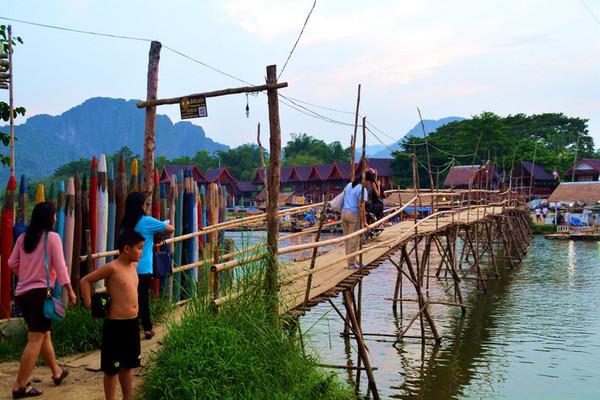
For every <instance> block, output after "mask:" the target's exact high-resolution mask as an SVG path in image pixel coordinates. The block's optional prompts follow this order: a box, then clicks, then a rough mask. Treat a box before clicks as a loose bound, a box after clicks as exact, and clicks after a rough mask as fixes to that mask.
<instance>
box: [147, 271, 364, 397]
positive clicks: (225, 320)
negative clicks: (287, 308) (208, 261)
mask: <svg viewBox="0 0 600 400" xmlns="http://www.w3.org/2000/svg"><path fill="white" fill-rule="evenodd" d="M256 264H262V263H256ZM263 282H264V268H263V267H262V266H258V267H256V268H254V271H252V273H250V271H249V270H248V269H246V271H245V273H244V274H243V276H242V277H239V279H238V280H237V282H236V284H235V290H236V291H237V293H238V296H237V297H236V298H235V300H231V301H228V302H226V303H225V304H223V305H222V306H221V307H220V308H219V310H218V312H215V310H214V308H213V306H212V302H211V301H210V300H209V299H208V298H207V297H206V296H203V295H197V296H195V297H194V298H193V299H192V301H191V302H190V304H189V306H188V308H187V309H186V311H185V314H184V316H183V318H182V319H181V321H179V322H177V323H170V322H167V323H168V324H170V326H169V333H168V334H167V336H165V338H164V339H163V345H162V347H161V348H160V349H159V350H158V352H157V353H155V354H154V356H153V362H152V363H151V364H150V367H149V369H148V372H147V375H146V378H145V380H144V385H143V387H142V392H141V398H144V399H216V398H218V399H351V398H354V393H353V391H352V390H351V389H350V388H349V387H347V386H346V385H345V384H344V383H342V382H340V381H339V379H338V378H337V376H336V375H335V374H334V373H332V372H325V371H323V370H322V369H320V368H319V367H318V366H317V360H316V358H314V357H312V356H310V355H306V354H304V352H303V351H302V349H301V346H300V344H299V343H298V342H299V341H298V340H296V338H295V337H294V336H293V334H289V331H296V330H295V329H293V328H291V329H290V328H289V327H288V329H285V328H284V327H283V326H282V325H285V324H279V323H273V318H272V312H271V310H272V307H271V304H272V303H271V302H269V297H268V296H266V295H265V290H264V287H263Z"/></svg>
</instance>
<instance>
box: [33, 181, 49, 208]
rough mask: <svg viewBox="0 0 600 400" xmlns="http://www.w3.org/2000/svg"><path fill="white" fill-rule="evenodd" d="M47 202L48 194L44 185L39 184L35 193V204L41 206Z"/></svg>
mask: <svg viewBox="0 0 600 400" xmlns="http://www.w3.org/2000/svg"><path fill="white" fill-rule="evenodd" d="M44 201H46V193H45V191H44V185H43V184H42V183H39V184H38V185H37V190H36V191H35V204H40V203H42V202H44Z"/></svg>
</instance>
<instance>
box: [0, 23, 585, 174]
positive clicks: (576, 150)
mask: <svg viewBox="0 0 600 400" xmlns="http://www.w3.org/2000/svg"><path fill="white" fill-rule="evenodd" d="M8 29H10V26H9V27H8ZM9 32H10V30H9ZM11 75H12V69H11ZM11 87H12V84H11ZM11 91H12V89H11ZM11 93H12V92H11ZM580 136H581V135H580V134H579V132H577V142H576V143H575V156H574V157H573V168H572V169H571V182H575V167H576V166H577V152H578V151H579V137H580ZM536 145H537V142H536Z"/></svg>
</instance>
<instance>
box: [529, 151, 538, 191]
mask: <svg viewBox="0 0 600 400" xmlns="http://www.w3.org/2000/svg"><path fill="white" fill-rule="evenodd" d="M536 154H537V142H535V147H534V148H533V161H532V162H531V174H530V175H529V201H531V190H532V188H533V176H534V175H535V156H536Z"/></svg>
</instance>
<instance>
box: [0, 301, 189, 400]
mask: <svg viewBox="0 0 600 400" xmlns="http://www.w3.org/2000/svg"><path fill="white" fill-rule="evenodd" d="M181 315H182V308H178V309H177V310H175V311H173V313H172V314H171V315H170V316H169V318H170V319H171V320H179V318H180V317H181ZM154 331H155V332H156V335H155V336H154V338H152V339H151V340H142V366H141V367H140V368H138V369H137V370H136V371H135V372H134V379H133V385H134V389H135V390H137V389H139V387H140V385H141V384H142V381H143V377H144V374H145V368H144V367H145V366H146V365H147V363H148V360H149V358H150V357H149V356H150V355H151V354H152V351H155V350H156V349H157V348H158V346H159V344H160V343H161V342H162V338H163V336H164V335H165V334H166V332H167V329H166V325H165V324H161V325H158V326H156V327H155V328H154ZM58 362H59V364H61V365H65V366H66V368H67V369H68V370H69V376H68V377H67V379H65V380H64V382H63V383H62V384H61V385H60V386H54V383H53V382H52V379H51V376H50V375H51V373H50V370H49V369H48V368H47V367H46V366H38V367H36V368H35V369H34V371H33V375H32V382H34V386H35V387H36V388H37V389H40V390H42V391H43V392H44V394H43V395H42V396H40V397H36V398H37V399H60V400H101V399H104V389H103V386H102V377H103V374H102V372H100V371H98V369H99V368H100V350H97V351H93V352H90V353H85V354H74V355H71V356H68V357H63V358H61V359H59V360H58ZM18 369H19V363H18V362H17V361H11V362H5V363H1V364H0V388H1V389H0V400H4V399H12V394H11V388H12V385H13V383H14V380H15V377H16V376H17V371H18ZM117 398H118V399H120V398H121V394H120V390H119V389H118V390H117Z"/></svg>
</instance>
